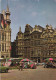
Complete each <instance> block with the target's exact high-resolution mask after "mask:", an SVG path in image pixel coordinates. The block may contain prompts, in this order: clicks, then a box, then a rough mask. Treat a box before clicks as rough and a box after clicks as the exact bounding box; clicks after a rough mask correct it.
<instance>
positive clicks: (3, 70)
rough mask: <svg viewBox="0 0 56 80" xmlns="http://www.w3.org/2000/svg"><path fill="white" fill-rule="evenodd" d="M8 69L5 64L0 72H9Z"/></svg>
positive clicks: (0, 67)
mask: <svg viewBox="0 0 56 80" xmlns="http://www.w3.org/2000/svg"><path fill="white" fill-rule="evenodd" d="M8 70H9V67H5V66H0V73H2V72H6V73H7V72H8Z"/></svg>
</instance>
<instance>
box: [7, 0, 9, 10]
mask: <svg viewBox="0 0 56 80" xmlns="http://www.w3.org/2000/svg"><path fill="white" fill-rule="evenodd" d="M7 11H9V6H8V0H7Z"/></svg>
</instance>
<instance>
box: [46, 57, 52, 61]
mask: <svg viewBox="0 0 56 80" xmlns="http://www.w3.org/2000/svg"><path fill="white" fill-rule="evenodd" d="M45 60H46V61H53V58H47V59H45Z"/></svg>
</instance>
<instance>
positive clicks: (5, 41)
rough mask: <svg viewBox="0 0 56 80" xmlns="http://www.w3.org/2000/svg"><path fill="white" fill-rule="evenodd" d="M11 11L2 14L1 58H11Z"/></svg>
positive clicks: (0, 22)
mask: <svg viewBox="0 0 56 80" xmlns="http://www.w3.org/2000/svg"><path fill="white" fill-rule="evenodd" d="M10 23H11V20H10V11H9V7H8V6H7V10H6V12H5V11H3V12H2V13H0V58H6V57H10V47H11V28H10Z"/></svg>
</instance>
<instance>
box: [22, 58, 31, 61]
mask: <svg viewBox="0 0 56 80" xmlns="http://www.w3.org/2000/svg"><path fill="white" fill-rule="evenodd" d="M21 61H27V62H28V61H30V60H29V59H27V58H25V59H22V60H21Z"/></svg>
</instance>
